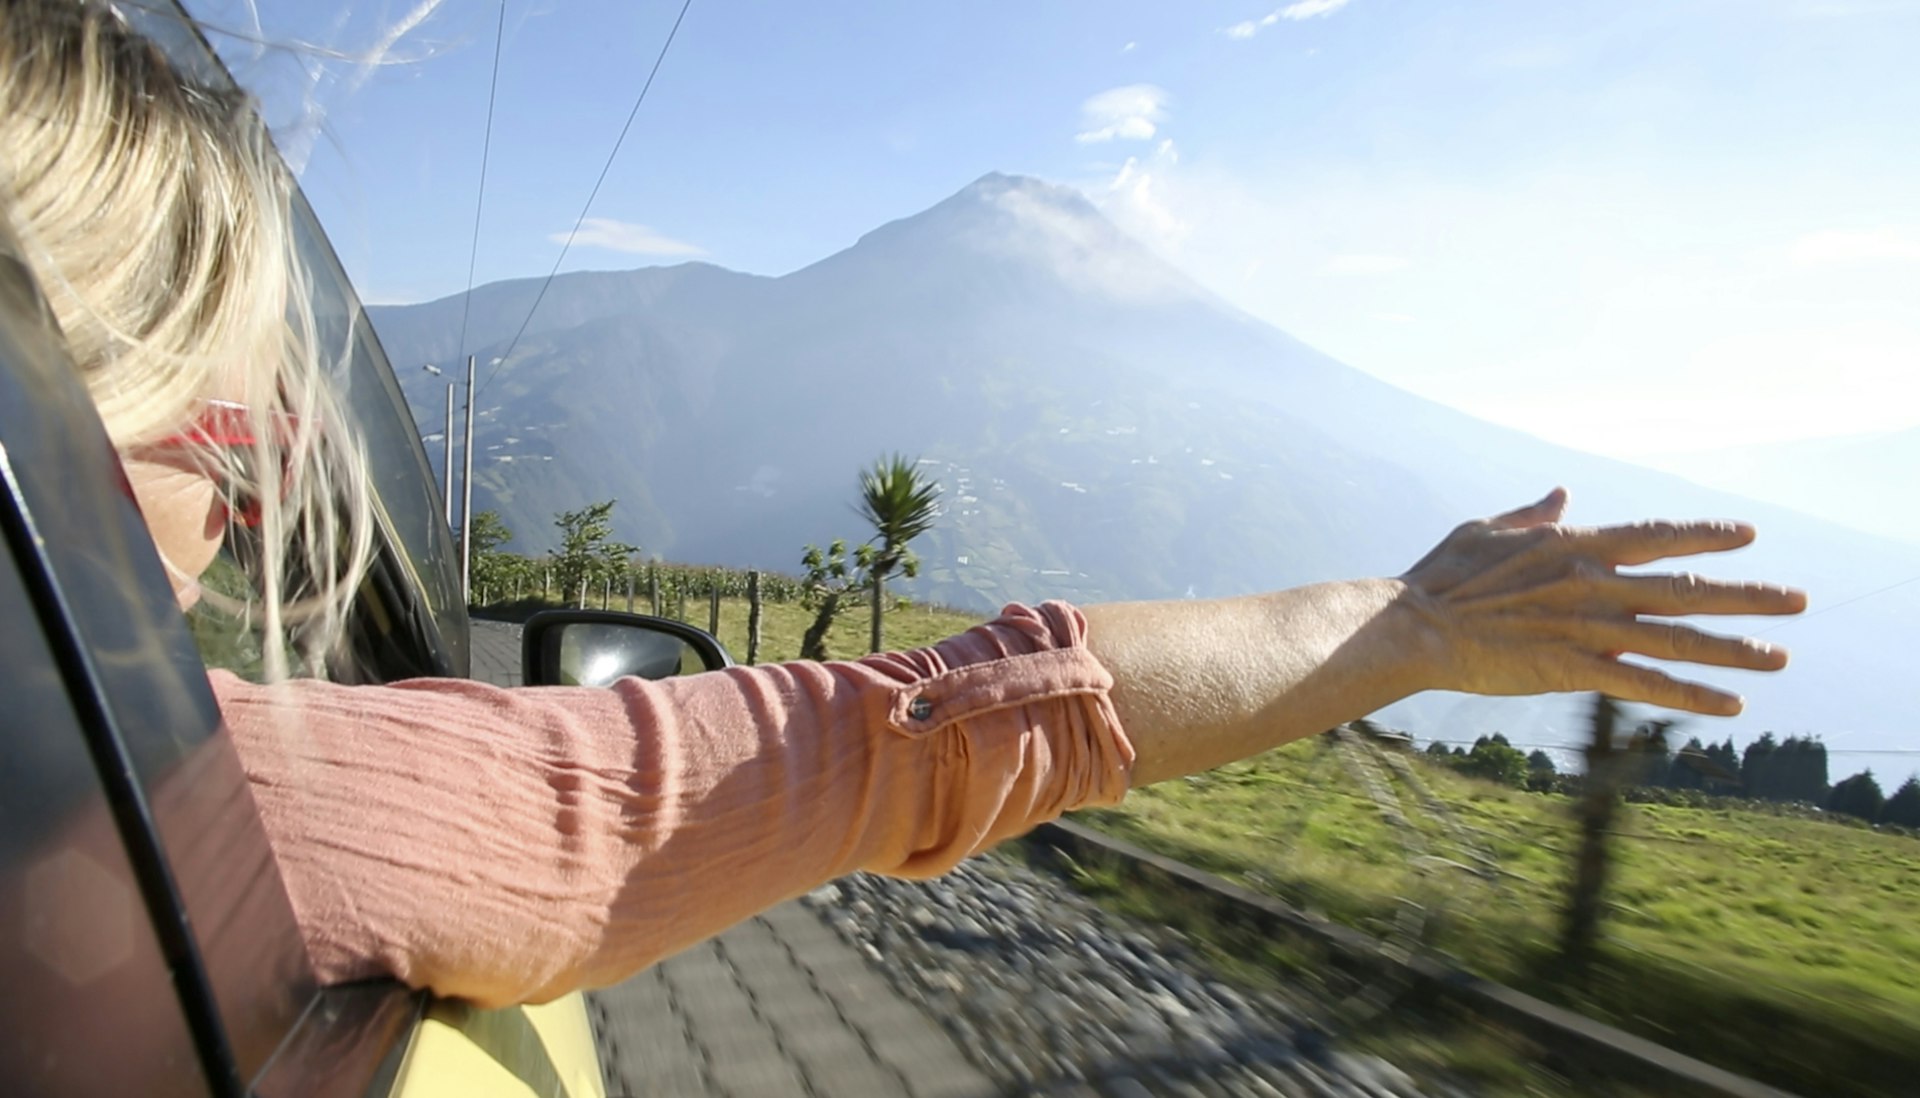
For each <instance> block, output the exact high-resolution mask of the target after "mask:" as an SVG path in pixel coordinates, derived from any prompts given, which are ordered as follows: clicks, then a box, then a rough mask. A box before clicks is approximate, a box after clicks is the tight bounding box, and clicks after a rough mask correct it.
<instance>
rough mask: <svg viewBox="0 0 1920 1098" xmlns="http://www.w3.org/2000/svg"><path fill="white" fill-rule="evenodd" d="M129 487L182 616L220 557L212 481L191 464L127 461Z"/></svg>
mask: <svg viewBox="0 0 1920 1098" xmlns="http://www.w3.org/2000/svg"><path fill="white" fill-rule="evenodd" d="M122 464H123V465H124V466H125V468H126V470H127V483H128V484H130V485H131V486H132V487H133V498H134V499H135V500H136V501H138V502H139V504H140V513H141V514H142V515H143V516H144V517H145V518H146V520H147V531H148V532H149V533H150V534H152V535H153V544H154V545H155V546H156V547H157V548H158V549H159V550H160V559H161V560H162V561H163V562H165V564H166V566H167V578H168V579H169V580H171V581H172V582H173V594H174V597H175V598H176V599H178V600H179V602H180V608H181V609H182V610H186V609H189V608H191V607H192V606H193V604H194V603H196V602H198V601H199V600H200V583H199V580H200V574H201V573H203V572H205V571H206V570H207V566H208V565H210V564H212V563H213V558H214V557H215V556H217V555H219V553H220V543H221V541H222V540H223V539H224V538H225V536H226V528H227V522H226V507H225V505H224V504H223V503H222V501H221V499H220V494H219V493H218V492H217V491H215V488H214V482H213V479H212V478H211V477H209V476H207V474H206V473H204V472H202V471H200V470H198V469H196V468H194V466H193V464H192V463H191V462H190V461H187V460H183V459H171V458H169V457H126V458H123V459H122Z"/></svg>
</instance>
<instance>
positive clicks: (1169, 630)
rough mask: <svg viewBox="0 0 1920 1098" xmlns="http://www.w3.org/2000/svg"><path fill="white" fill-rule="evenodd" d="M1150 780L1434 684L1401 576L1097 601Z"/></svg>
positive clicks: (1139, 766) (1120, 709) (1117, 704)
mask: <svg viewBox="0 0 1920 1098" xmlns="http://www.w3.org/2000/svg"><path fill="white" fill-rule="evenodd" d="M1084 609H1085V613H1086V616H1087V644H1088V647H1089V648H1090V649H1091V650H1092V651H1093V653H1094V655H1095V656H1097V657H1099V659H1100V661H1101V663H1103V664H1104V665H1105V666H1106V667H1107V669H1108V670H1109V671H1111V672H1112V673H1113V677H1114V688H1113V692H1112V697H1113V704H1114V709H1115V711H1116V712H1117V713H1118V714H1119V716H1120V721H1121V724H1122V726H1123V727H1125V728H1126V730H1127V733H1128V735H1129V736H1130V737H1131V738H1132V740H1133V746H1134V750H1135V752H1136V753H1137V760H1136V762H1135V766H1134V778H1133V783H1134V784H1135V785H1145V784H1147V783H1150V782H1155V781H1160V780H1161V779H1164V778H1170V777H1174V776H1177V775H1180V774H1189V773H1193V772H1196V771H1200V770H1206V769H1208V768H1211V767H1215V766H1219V765H1220V764H1222V763H1226V762H1231V761H1232V760H1234V759H1239V758H1245V757H1246V756H1248V755H1253V754H1257V753H1259V752H1261V751H1264V750H1266V749H1267V748H1270V747H1275V746H1278V745H1280V744H1284V743H1289V742H1291V741H1293V740H1297V739H1300V738H1301V737H1303V736H1310V735H1313V734H1314V733H1317V732H1323V731H1325V730H1327V729H1328V728H1331V727H1333V726H1334V725H1336V724H1339V723H1340V722H1341V721H1345V720H1351V719H1353V718H1355V717H1360V716H1364V715H1366V714H1367V713H1370V712H1372V711H1373V710H1375V709H1378V708H1380V707H1381V706H1384V705H1388V704H1390V703H1392V702H1395V701H1398V700H1399V699H1401V698H1404V697H1406V696H1407V695H1409V694H1412V693H1414V692H1416V691H1418V690H1422V689H1426V688H1427V687H1428V686H1430V685H1433V684H1432V683H1431V682H1430V681H1429V680H1430V677H1431V675H1430V671H1429V668H1430V666H1431V662H1432V661H1431V658H1430V657H1431V655H1432V652H1431V643H1430V641H1428V640H1426V639H1425V636H1426V635H1425V633H1424V632H1423V623H1422V621H1421V615H1420V614H1419V613H1418V612H1417V611H1416V610H1414V609H1413V608H1412V603H1411V600H1409V598H1408V597H1407V589H1406V585H1405V584H1404V583H1402V582H1401V581H1399V580H1356V581H1349V582H1341V583H1321V584H1314V585H1312V586H1309V587H1299V588H1294V589H1292V590H1287V591H1279V592H1275V593H1273V594H1267V595H1251V596H1246V597H1242V598H1233V599H1217V600H1207V601H1184V602H1136V603H1110V604H1107V605H1101V606H1089V607H1086V608H1084Z"/></svg>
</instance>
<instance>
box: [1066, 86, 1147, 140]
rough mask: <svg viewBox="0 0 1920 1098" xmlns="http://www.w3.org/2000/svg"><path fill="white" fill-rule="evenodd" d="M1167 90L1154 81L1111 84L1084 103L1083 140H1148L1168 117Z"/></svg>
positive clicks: (1076, 137) (1082, 118)
mask: <svg viewBox="0 0 1920 1098" xmlns="http://www.w3.org/2000/svg"><path fill="white" fill-rule="evenodd" d="M1166 103H1167V93H1166V90H1165V89H1163V88H1159V87H1156V86H1154V85H1152V84H1125V85H1122V86H1120V87H1118V88H1108V89H1107V90H1106V91H1103V92H1101V93H1100V94H1099V95H1096V96H1094V97H1092V98H1091V99H1088V100H1087V101H1086V102H1085V103H1082V104H1081V105H1080V127H1081V128H1080V132H1079V133H1077V134H1075V135H1074V136H1073V139H1074V140H1075V141H1078V142H1080V143H1081V144H1083V145H1085V144H1092V143H1094V142H1098V141H1114V140H1120V141H1147V140H1151V139H1152V137H1153V135H1154V134H1156V133H1158V132H1160V129H1159V123H1161V122H1163V121H1165V120H1166V117H1167V111H1166Z"/></svg>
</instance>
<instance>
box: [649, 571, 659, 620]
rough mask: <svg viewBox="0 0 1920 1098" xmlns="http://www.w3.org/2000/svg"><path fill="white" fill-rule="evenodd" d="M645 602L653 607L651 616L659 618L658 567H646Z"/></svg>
mask: <svg viewBox="0 0 1920 1098" xmlns="http://www.w3.org/2000/svg"><path fill="white" fill-rule="evenodd" d="M647 602H648V603H650V604H651V605H652V606H653V610H652V614H653V616H654V617H656V618H657V617H659V616H660V569H659V567H658V566H654V565H649V566H648V567H647Z"/></svg>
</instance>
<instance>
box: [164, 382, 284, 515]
mask: <svg viewBox="0 0 1920 1098" xmlns="http://www.w3.org/2000/svg"><path fill="white" fill-rule="evenodd" d="M201 403H202V404H203V405H204V407H203V408H202V409H201V412H200V414H199V415H198V416H195V417H194V420H193V423H192V424H191V425H189V426H188V427H187V429H186V430H184V431H182V432H180V433H178V434H173V435H168V436H166V437H165V438H162V439H159V440H157V441H155V442H150V443H147V444H146V445H144V446H142V447H140V449H142V450H190V449H193V448H214V449H220V450H244V449H246V448H247V447H250V446H253V445H255V444H256V443H257V442H258V441H259V438H260V436H259V434H258V433H257V432H256V431H255V430H254V424H255V423H256V422H257V419H256V417H255V415H254V413H253V409H251V408H249V407H247V406H246V405H245V404H241V403H239V402H237V401H231V400H215V399H208V400H205V401H202V402H201ZM266 418H267V419H268V420H269V421H270V422H271V423H272V424H273V425H274V429H275V433H276V435H277V436H278V437H277V441H279V443H280V444H281V452H282V455H283V456H282V461H283V462H284V460H285V456H284V455H285V454H286V452H287V451H288V450H290V449H291V448H292V440H293V438H294V437H295V433H296V432H297V431H298V429H299V426H300V418H299V417H298V416H295V415H293V414H292V413H291V412H269V413H267V417H266ZM292 479H293V477H292V471H291V470H290V469H286V468H282V469H281V471H280V492H281V498H282V499H284V498H286V491H287V488H288V487H289V485H290V484H291V483H292ZM222 506H223V507H224V508H225V510H226V513H227V519H228V521H230V522H232V523H234V524H236V525H239V526H244V527H247V528H248V529H253V528H255V527H258V526H259V525H260V522H261V519H262V505H261V502H260V500H259V499H258V498H253V499H248V500H246V501H245V502H244V503H243V504H242V505H241V506H240V507H239V509H238V510H236V509H235V508H233V507H232V506H229V505H227V504H225V503H224V502H223V504H222Z"/></svg>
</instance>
